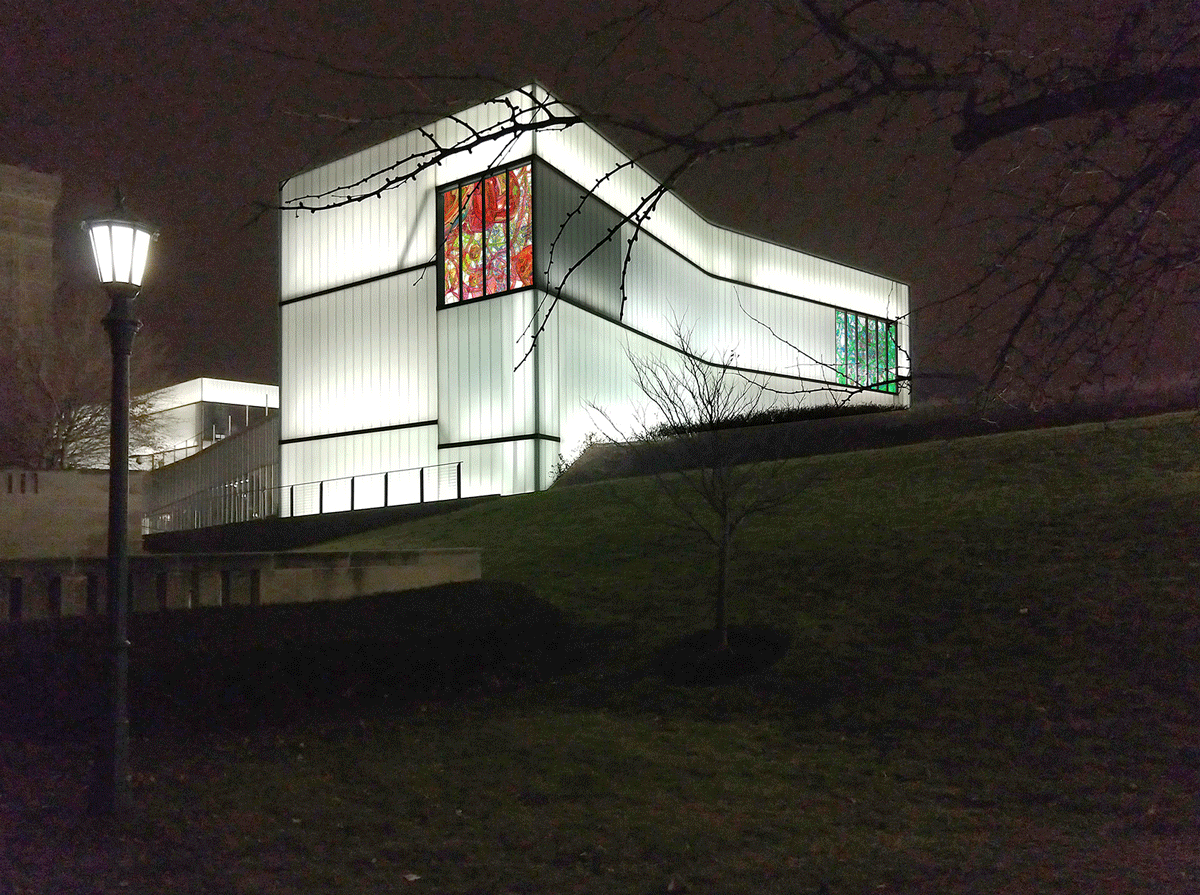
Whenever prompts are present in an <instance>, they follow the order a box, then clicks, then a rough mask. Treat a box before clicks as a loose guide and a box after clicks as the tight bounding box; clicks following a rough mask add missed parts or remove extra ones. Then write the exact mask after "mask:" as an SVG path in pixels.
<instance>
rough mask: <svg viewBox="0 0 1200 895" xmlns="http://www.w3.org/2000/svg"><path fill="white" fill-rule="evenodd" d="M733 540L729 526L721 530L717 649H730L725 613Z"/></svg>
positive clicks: (718, 573)
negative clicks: (730, 552) (726, 588)
mask: <svg viewBox="0 0 1200 895" xmlns="http://www.w3.org/2000/svg"><path fill="white" fill-rule="evenodd" d="M730 540H731V536H730V531H729V526H728V525H723V526H722V528H721V542H720V544H718V545H717V599H716V612H715V616H716V617H715V619H714V620H713V633H714V634H715V635H716V638H715V639H716V641H717V649H718V650H727V649H729V620H728V618H727V614H726V612H725V582H726V580H727V578H728V570H729V542H730Z"/></svg>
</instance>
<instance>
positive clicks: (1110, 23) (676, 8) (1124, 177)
mask: <svg viewBox="0 0 1200 895" xmlns="http://www.w3.org/2000/svg"><path fill="white" fill-rule="evenodd" d="M1076 5H1078V6H1079V7H1080V8H1076ZM1023 9H1024V8H1022V10H1023ZM754 16H759V17H765V18H766V21H765V23H764V27H763V29H762V30H763V31H764V32H767V33H770V34H771V35H772V36H773V39H774V43H773V44H770V45H766V46H763V47H761V48H759V49H760V52H759V53H758V55H757V56H756V60H757V62H756V65H757V69H756V70H755V71H753V72H751V73H749V74H747V73H742V76H740V77H738V78H729V79H726V80H722V81H719V82H714V81H711V80H702V79H701V78H700V77H697V76H696V75H694V74H692V73H691V71H690V70H687V69H686V68H685V67H683V66H679V67H678V68H679V70H664V71H661V72H658V71H655V77H656V78H657V79H658V80H659V81H660V82H661V86H660V89H662V90H663V91H664V94H667V93H669V95H670V99H671V103H670V111H669V112H664V113H662V114H660V115H658V116H657V117H653V116H650V115H644V114H634V113H632V112H629V111H626V110H627V109H628V108H629V107H628V106H627V105H624V104H614V105H610V106H605V105H604V103H603V102H593V105H592V107H590V108H580V109H579V112H578V114H576V113H575V112H572V111H570V110H564V109H563V108H562V107H555V109H554V110H552V111H550V112H549V113H548V114H547V115H545V116H543V118H542V119H541V120H535V119H534V118H531V117H530V116H528V115H521V114H518V110H517V108H516V106H515V105H514V106H513V108H512V110H511V114H510V115H509V116H507V117H506V118H505V119H504V120H503V121H501V122H500V123H499V124H498V125H496V126H495V127H491V128H487V129H485V130H482V131H471V132H470V133H469V136H468V137H467V138H466V139H464V140H463V141H462V142H460V143H458V144H454V145H436V144H434V145H431V146H430V147H429V149H428V151H426V152H423V153H422V154H421V155H420V157H416V158H411V159H397V160H395V164H394V165H393V166H392V167H391V168H389V169H386V170H385V171H384V172H382V173H384V174H390V173H391V172H395V176H394V177H391V176H385V177H384V178H382V179H380V180H376V181H374V183H376V184H380V185H379V186H378V188H377V189H378V190H384V189H390V188H392V187H394V186H396V185H398V184H400V183H403V182H406V181H407V180H408V179H410V178H412V177H415V176H418V175H419V174H420V172H421V171H424V170H426V169H428V168H430V167H433V166H436V165H438V164H439V163H440V162H442V161H444V160H445V159H446V158H448V157H450V156H453V155H456V154H458V153H461V152H465V151H468V150H471V149H474V148H477V147H479V146H482V145H495V146H497V147H500V146H502V145H504V143H505V142H506V141H508V140H510V139H512V138H513V137H514V136H516V135H518V134H520V133H522V132H524V131H526V130H529V129H534V128H544V127H546V128H563V127H571V126H573V125H574V124H576V123H578V122H580V121H582V120H585V119H586V120H587V121H589V122H591V123H593V124H596V125H598V126H600V127H601V128H603V129H605V130H607V131H609V132H610V133H613V134H615V135H617V136H618V138H621V139H622V142H624V143H625V144H626V145H629V146H632V147H633V148H634V153H633V156H634V162H635V163H638V164H643V165H646V166H648V167H649V168H650V169H651V170H652V171H653V172H654V173H655V174H656V176H657V177H658V179H659V181H660V183H661V188H660V189H659V190H656V191H654V192H652V193H651V194H650V195H647V196H646V197H644V198H643V200H642V202H641V203H640V204H639V205H638V206H637V207H636V208H634V209H632V210H631V211H630V212H629V213H628V214H626V215H625V216H624V217H623V218H622V219H621V220H620V221H618V222H617V224H616V225H615V226H614V228H613V230H612V231H611V232H610V233H609V234H607V236H606V240H611V239H614V238H617V239H620V238H625V239H627V241H628V244H627V246H626V261H627V262H628V257H629V253H630V252H631V251H632V246H633V242H634V241H635V240H636V239H637V236H638V230H639V228H640V226H641V225H642V224H643V223H644V222H645V221H646V220H647V219H648V218H649V217H650V216H651V215H653V213H654V211H655V208H656V207H657V205H658V202H659V200H660V199H661V197H662V196H663V195H664V194H665V193H666V191H667V190H670V189H673V188H675V187H676V186H677V185H678V184H679V182H680V180H681V178H683V177H685V175H688V174H689V173H690V172H692V171H694V170H696V169H699V168H701V167H702V166H703V165H704V164H705V163H707V162H709V161H711V160H715V159H717V158H719V157H722V156H725V155H728V154H730V153H740V152H750V151H755V150H762V149H769V148H771V147H779V146H784V145H788V144H790V143H793V142H795V141H799V140H805V139H809V138H813V137H815V138H818V139H820V138H828V135H829V133H830V131H829V129H830V128H831V127H833V128H836V127H839V126H843V125H844V126H846V127H847V128H850V125H849V124H847V123H848V122H852V123H853V128H852V129H849V130H847V133H851V134H857V135H860V136H861V135H863V134H869V135H871V138H872V140H873V142H872V147H873V149H874V150H878V149H879V148H880V147H885V150H884V151H891V152H895V153H898V154H903V153H905V152H910V151H914V150H913V149H912V148H911V146H910V145H908V144H910V143H911V141H912V140H913V134H914V133H921V134H924V135H926V136H925V137H924V138H923V139H924V140H925V141H926V143H928V142H929V141H930V140H931V139H932V140H935V141H940V142H941V146H942V152H943V156H942V158H941V159H940V161H946V160H947V159H948V160H949V161H948V166H949V167H955V160H957V169H958V170H957V173H956V174H955V175H954V177H955V178H956V179H955V182H956V183H961V182H962V181H964V180H968V179H970V178H969V177H967V176H966V175H965V174H964V173H963V172H964V171H965V170H966V169H967V168H968V167H970V166H972V165H974V166H975V167H976V168H977V170H976V172H975V174H974V178H975V179H976V180H981V179H984V175H983V174H982V173H981V172H983V171H986V172H989V173H988V175H987V177H986V179H987V180H988V183H989V185H990V187H991V189H992V194H991V196H990V198H989V201H988V205H987V210H986V214H987V215H988V220H987V224H986V227H985V228H984V229H986V230H987V231H988V233H989V238H988V240H987V244H986V245H985V246H983V249H982V251H981V254H980V256H979V258H978V259H977V269H976V271H975V272H974V274H973V275H968V276H966V277H965V283H964V284H963V285H962V288H961V289H958V290H957V291H953V292H952V294H945V295H939V296H934V297H933V302H931V303H930V304H938V303H949V304H952V305H953V310H951V311H950V314H949V316H950V317H952V318H953V319H955V320H956V321H957V328H956V331H955V334H957V335H959V336H962V337H964V338H976V339H985V340H986V345H987V348H988V350H989V352H990V361H989V362H988V369H987V371H986V373H985V375H984V380H985V382H986V385H987V386H988V387H989V388H991V389H1002V388H1004V387H1005V386H1007V385H1009V384H1012V383H1014V382H1019V381H1025V382H1044V381H1046V380H1047V379H1049V378H1052V377H1055V376H1063V375H1066V376H1068V377H1073V378H1074V379H1075V380H1076V381H1084V380H1088V379H1094V378H1096V377H1100V376H1103V375H1104V374H1105V365H1106V363H1107V361H1108V359H1109V358H1110V357H1111V356H1113V354H1114V353H1116V352H1120V351H1122V350H1126V349H1129V348H1131V347H1139V346H1145V345H1147V344H1148V343H1149V340H1151V339H1152V337H1153V336H1154V324H1155V322H1156V321H1157V320H1158V319H1160V318H1161V317H1162V316H1163V315H1164V314H1167V313H1169V312H1170V311H1172V310H1173V309H1177V308H1179V307H1180V306H1181V304H1183V305H1186V304H1187V303H1194V299H1193V295H1194V293H1195V289H1196V285H1197V283H1196V279H1195V277H1196V263H1195V259H1196V257H1197V240H1198V237H1200V232H1198V228H1200V222H1198V221H1197V219H1196V215H1195V209H1196V208H1197V207H1200V201H1198V200H1200V197H1198V196H1197V195H1196V192H1197V186H1198V183H1197V168H1196V166H1197V164H1198V162H1200V152H1198V151H1197V150H1198V149H1200V104H1197V100H1198V99H1200V31H1198V29H1197V27H1196V18H1195V11H1194V6H1193V4H1191V3H1190V2H1188V0H1163V2H1155V3H1150V2H1145V0H1132V2H1125V3H1118V4H1116V5H1114V6H1109V7H1104V8H1100V7H1096V6H1095V5H1094V4H1087V5H1083V4H1074V3H1073V2H1072V0H1064V2H1063V3H1059V4H1054V5H1047V6H1046V8H1045V9H1039V10H1037V11H1036V14H1035V18H1038V19H1039V20H1038V21H1032V22H1031V21H1029V16H1027V15H1024V14H1023V12H1011V11H1005V12H999V13H997V12H995V11H992V10H989V9H987V8H986V7H984V6H983V5H980V4H977V3H974V2H970V0H860V2H854V3H848V2H841V0H769V2H767V3H762V2H751V0H710V2H708V3H703V4H700V5H699V6H698V5H696V4H694V3H691V2H683V0H646V2H642V3H640V4H638V5H637V6H636V8H635V9H634V10H633V11H632V12H629V13H628V14H625V15H620V16H617V17H614V18H611V19H610V20H608V21H607V22H604V23H602V24H600V25H599V26H597V27H595V28H593V29H591V30H590V31H589V32H588V33H586V34H584V35H581V39H580V41H579V44H578V46H579V49H577V50H576V52H575V53H574V54H569V55H565V56H564V57H563V59H564V61H563V62H562V64H561V68H560V70H559V71H558V72H551V73H544V76H545V77H547V78H548V79H550V80H551V81H552V82H553V80H554V79H555V78H556V77H561V78H562V79H563V80H570V78H571V76H572V74H571V71H572V68H574V69H576V70H582V69H586V68H588V67H590V66H595V65H597V64H600V63H603V62H605V61H607V60H610V59H612V58H614V57H616V56H619V55H624V56H626V57H633V58H643V57H646V58H648V57H647V54H649V53H651V52H652V51H655V52H656V47H655V46H654V44H655V41H657V40H658V36H659V35H661V34H662V33H665V32H669V33H675V34H680V35H681V36H680V38H679V40H680V41H681V43H683V42H693V43H695V44H696V45H697V46H698V47H700V49H698V50H697V51H696V52H697V53H700V52H704V49H703V48H704V47H706V46H713V45H716V44H717V43H719V41H721V40H722V38H723V36H725V35H729V34H735V33H737V30H738V29H739V28H741V27H742V26H743V25H744V23H745V21H746V20H747V19H748V18H750V17H754ZM684 33H686V37H684V36H682V35H683V34H684ZM258 49H260V50H263V51H264V52H268V53H270V54H271V55H273V56H276V57H281V56H287V58H288V60H289V62H293V63H294V62H295V61H296V60H298V59H300V60H302V61H307V62H308V63H310V64H311V65H313V66H315V67H318V68H324V69H325V70H327V71H330V72H332V73H336V75H337V76H338V77H340V78H356V77H357V78H361V79H362V80H363V81H364V82H367V81H369V82H371V83H376V84H377V83H379V82H380V81H387V80H391V81H394V82H395V83H396V84H397V85H400V86H402V87H403V88H404V90H405V91H406V92H407V93H408V95H409V96H414V97H419V99H418V100H417V101H416V102H414V103H412V104H411V105H409V106H408V107H406V108H404V109H402V111H401V112H400V113H399V115H396V116H394V118H395V120H396V121H397V123H401V122H402V123H403V124H404V125H406V126H410V125H411V124H413V123H414V122H418V121H419V120H420V119H422V118H426V119H428V118H434V117H441V116H443V115H445V114H446V112H447V111H448V110H450V109H452V108H454V107H457V106H461V105H462V104H463V103H464V102H465V101H467V100H470V99H473V98H477V97H478V96H479V95H480V94H482V93H494V92H495V88H496V86H497V84H501V85H504V86H509V87H511V84H509V83H507V79H505V78H504V77H502V76H498V75H496V74H493V73H487V72H476V73H469V74H466V75H464V74H461V73H459V74H454V75H447V76H436V75H428V74H420V73H415V72H409V71H404V70H403V69H395V70H387V69H380V68H362V67H356V65H354V64H343V63H341V62H338V61H336V60H331V59H329V58H328V57H321V58H317V57H313V58H311V59H307V60H304V59H303V57H299V56H297V55H295V54H287V53H284V52H282V51H280V50H278V49H276V48H258ZM682 52H683V54H684V55H685V56H686V54H687V53H688V52H689V51H688V50H687V49H684V50H683V51H682ZM693 68H695V69H696V70H703V68H702V66H694V67H693ZM464 91H466V92H467V93H468V94H471V95H468V96H464V95H463V93H464ZM345 120H346V124H347V127H348V128H349V129H351V130H353V129H354V128H358V127H365V128H368V129H371V130H372V132H378V126H379V124H380V120H379V119H369V118H358V119H352V117H349V116H348V117H347V118H346V119H345ZM929 134H933V135H934V137H932V138H931V137H929V136H928V135H929ZM339 186H340V187H341V188H339V189H333V190H330V191H329V192H327V193H324V194H321V195H314V196H307V197H303V198H301V199H299V200H297V201H296V202H295V203H293V204H292V206H291V207H292V208H293V209H301V208H303V209H312V210H315V209H320V208H327V207H331V206H336V205H339V204H344V203H346V202H350V201H361V199H363V198H366V196H367V195H370V193H363V192H362V191H361V190H354V191H352V192H353V195H352V196H351V195H350V193H348V192H347V190H346V189H345V187H353V186H355V185H352V184H342V185H339ZM628 223H632V224H633V225H634V227H633V228H632V229H631V230H629V231H627V232H626V235H625V236H624V237H622V236H620V235H618V234H619V233H620V228H621V227H622V226H623V225H625V224H628ZM584 261H586V258H585V259H580V262H579V263H583V262H584ZM570 273H571V271H567V272H566V276H570ZM927 306H929V305H927ZM547 318H548V315H543V320H545V319H547Z"/></svg>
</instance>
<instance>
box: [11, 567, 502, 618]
mask: <svg viewBox="0 0 1200 895" xmlns="http://www.w3.org/2000/svg"><path fill="white" fill-rule="evenodd" d="M106 562H107V561H106V559H105V558H104V557H71V558H63V559H40V560H34V559H29V560H0V599H3V603H0V624H4V623H5V622H8V623H19V622H21V621H25V620H29V619H46V618H60V617H63V616H71V615H87V614H91V613H100V612H103V611H104V610H105V607H106V605H107V594H106V574H107V573H106V569H107V565H106ZM481 575H482V562H481V559H480V553H479V551H478V550H474V549H448V550H396V551H360V552H353V553H346V552H340V553H337V552H324V551H308V552H302V553H301V552H295V553H207V554H205V553H186V554H158V555H140V556H131V557H130V558H129V577H130V584H131V589H130V596H129V606H130V610H131V611H133V612H146V611H153V610H157V609H183V608H190V607H194V606H229V605H235V604H245V605H260V604H261V605H266V604H271V603H304V602H310V601H313V600H344V599H349V598H351V597H360V596H366V595H368V594H376V593H387V592H391V591H402V590H413V589H416V588H419V587H428V586H430V585H433V584H444V583H447V582H453V581H476V580H478V579H479V578H480V577H481Z"/></svg>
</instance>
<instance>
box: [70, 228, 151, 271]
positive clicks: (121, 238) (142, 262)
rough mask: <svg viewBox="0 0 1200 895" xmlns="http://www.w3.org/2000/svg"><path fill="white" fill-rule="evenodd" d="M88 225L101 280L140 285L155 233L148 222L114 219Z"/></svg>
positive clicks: (93, 254) (93, 255)
mask: <svg viewBox="0 0 1200 895" xmlns="http://www.w3.org/2000/svg"><path fill="white" fill-rule="evenodd" d="M85 226H86V227H87V231H88V235H89V236H90V237H91V241H92V257H93V258H94V259H95V261H96V273H97V274H98V275H99V277H100V282H101V283H103V284H104V285H106V286H107V285H110V284H128V285H130V286H134V287H140V286H141V285H142V276H143V275H144V274H145V272H146V259H147V257H148V256H149V254H150V243H151V241H152V240H153V239H154V237H155V235H156V234H155V232H154V231H153V230H151V229H150V228H149V227H147V226H145V225H144V224H139V223H136V222H134V221H125V220H117V219H112V218H109V219H105V220H98V221H88V222H87V224H86V225H85Z"/></svg>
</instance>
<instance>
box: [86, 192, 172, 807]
mask: <svg viewBox="0 0 1200 895" xmlns="http://www.w3.org/2000/svg"><path fill="white" fill-rule="evenodd" d="M83 228H84V229H85V230H86V231H87V233H88V236H89V237H90V239H91V244H92V256H93V257H94V259H95V261H96V273H97V275H98V276H99V278H100V283H101V285H103V286H104V288H105V290H106V291H107V292H108V299H109V308H108V313H107V314H106V315H105V316H104V321H103V322H104V328H105V329H106V330H108V341H109V343H110V345H111V346H112V411H111V415H110V427H109V428H110V436H109V453H108V619H109V634H110V638H111V639H110V646H111V650H112V653H111V655H110V657H109V658H110V665H109V676H108V697H109V704H108V707H107V708H108V715H107V719H106V720H107V724H105V725H104V726H103V727H102V734H101V738H100V743H99V747H100V748H99V754H98V756H97V762H96V769H95V771H96V773H95V777H94V779H93V780H92V789H91V793H90V797H89V807H90V809H91V810H92V812H93V813H96V814H114V813H116V812H117V811H118V810H119V809H121V808H122V807H123V806H124V803H125V802H126V801H127V799H128V793H129V706H128V679H129V636H128V634H129V543H128V536H129V535H128V525H129V523H128V505H129V355H130V353H131V352H132V350H133V337H134V336H135V335H137V331H138V329H139V328H140V327H141V325H142V324H141V321H140V320H138V319H137V317H136V316H134V300H135V299H136V298H137V295H138V290H139V289H140V288H141V285H142V275H143V274H144V273H145V270H146V259H147V257H148V256H149V254H150V243H151V242H153V241H154V240H155V238H157V236H158V233H157V232H155V231H154V230H153V229H152V228H151V227H149V226H147V225H145V224H142V223H139V222H137V221H135V220H132V219H131V218H129V217H128V214H127V212H126V211H125V203H124V201H123V200H122V198H121V193H120V191H119V190H118V191H117V202H116V208H115V209H114V211H113V213H112V214H110V215H109V216H108V217H106V218H100V219H97V220H91V221H84V222H83Z"/></svg>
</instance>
